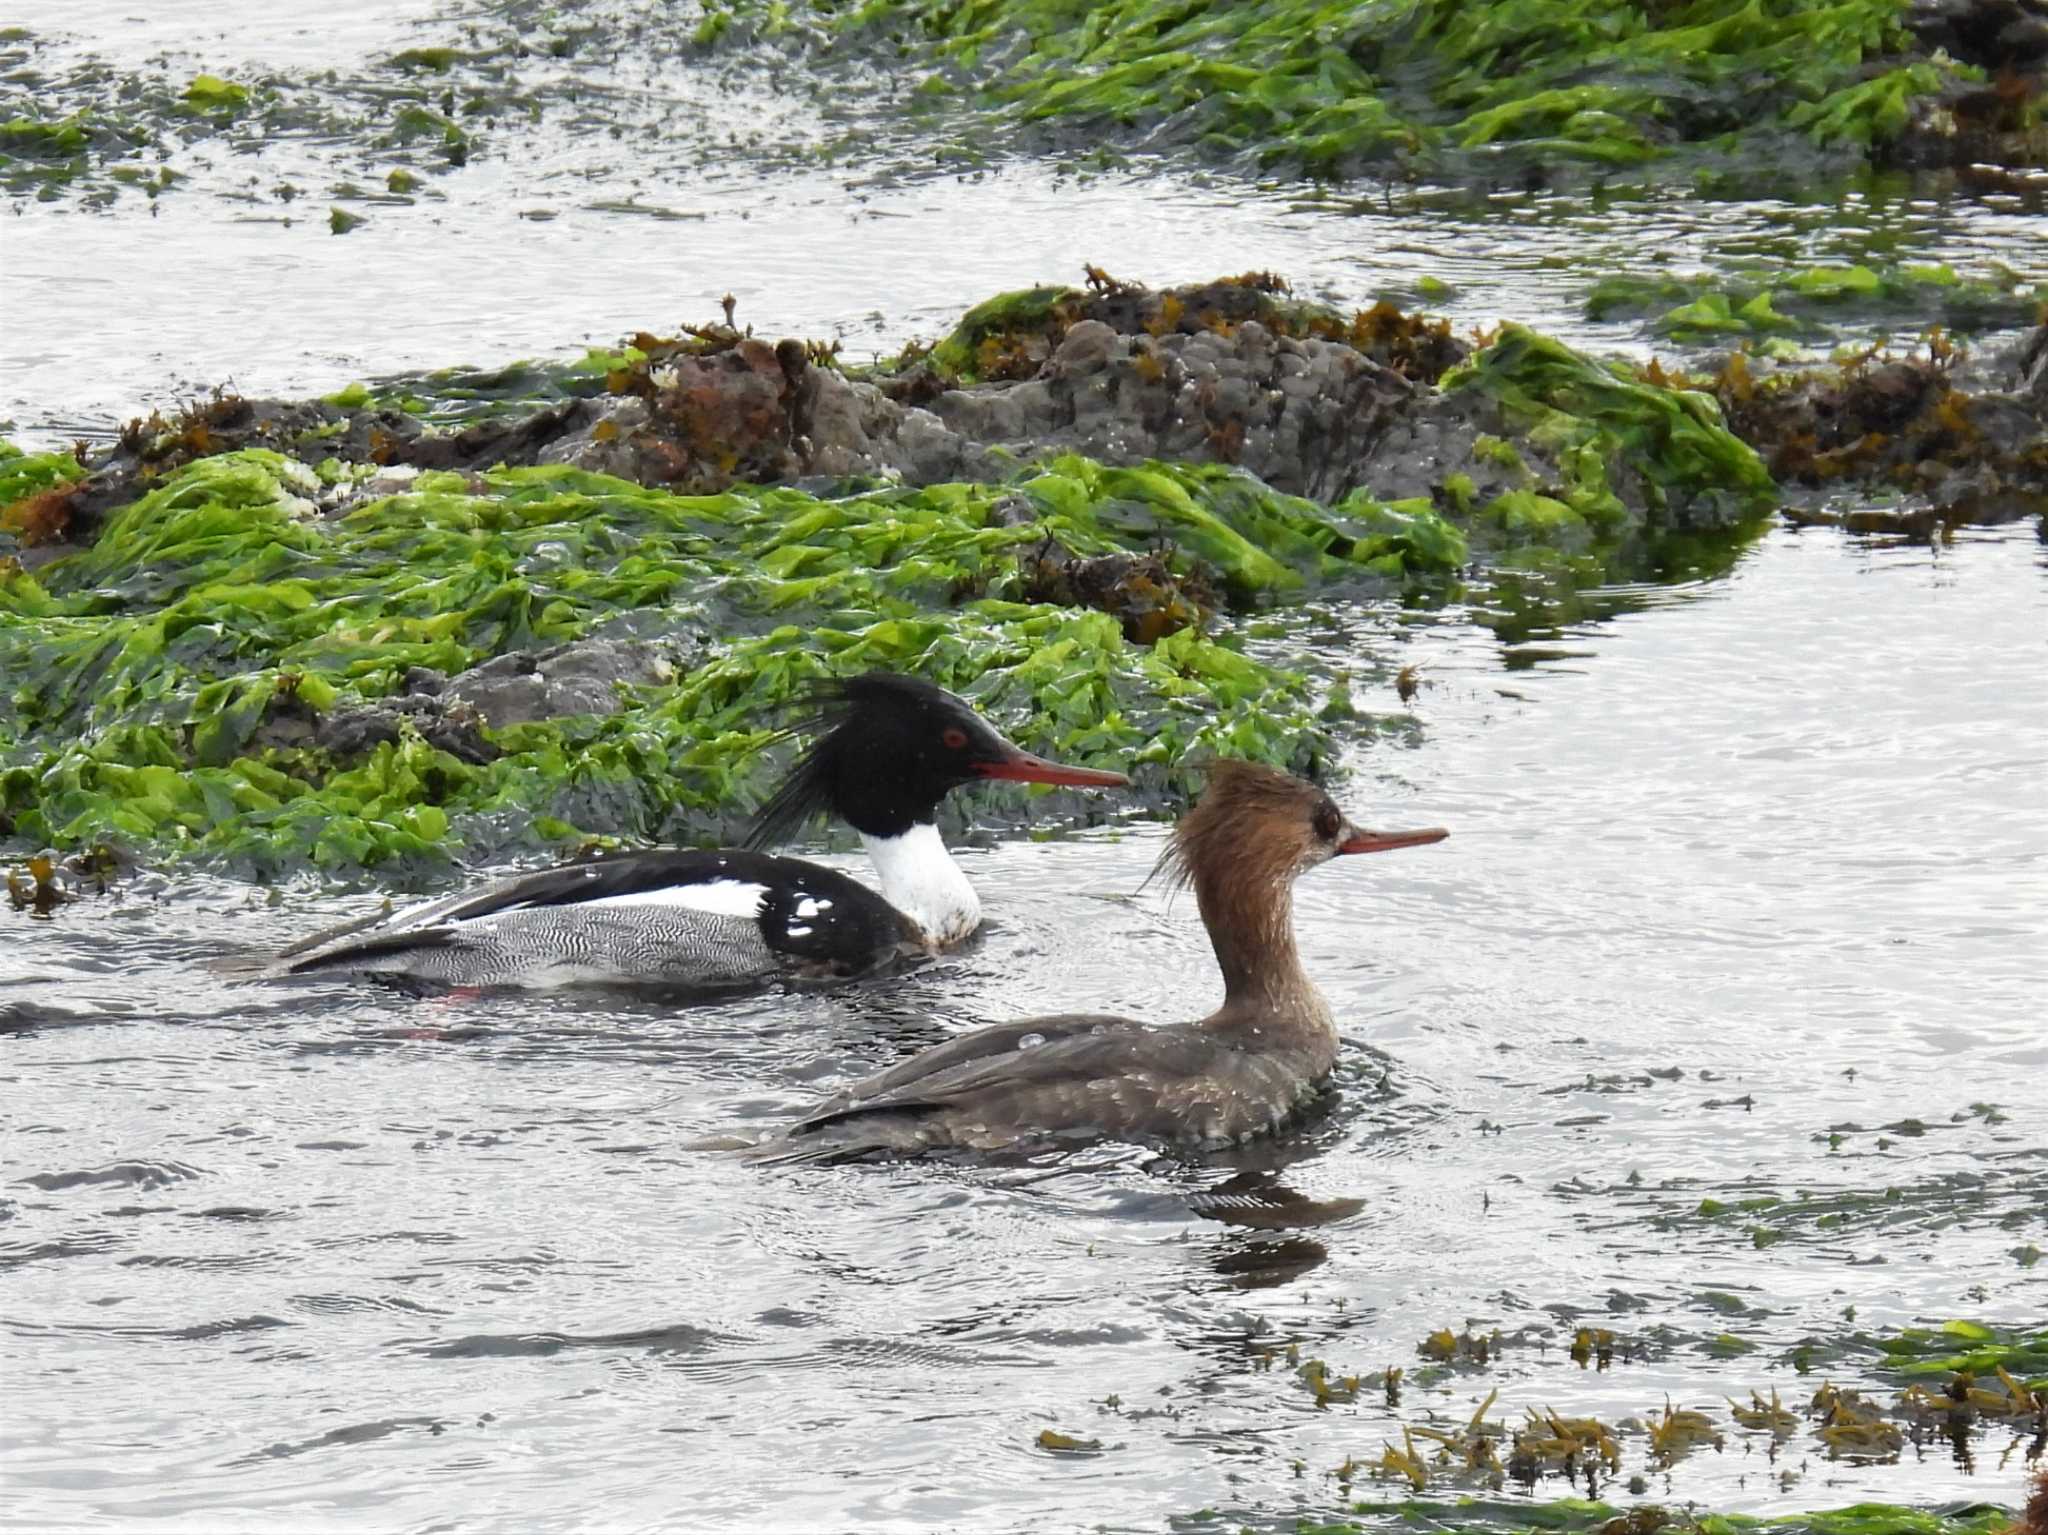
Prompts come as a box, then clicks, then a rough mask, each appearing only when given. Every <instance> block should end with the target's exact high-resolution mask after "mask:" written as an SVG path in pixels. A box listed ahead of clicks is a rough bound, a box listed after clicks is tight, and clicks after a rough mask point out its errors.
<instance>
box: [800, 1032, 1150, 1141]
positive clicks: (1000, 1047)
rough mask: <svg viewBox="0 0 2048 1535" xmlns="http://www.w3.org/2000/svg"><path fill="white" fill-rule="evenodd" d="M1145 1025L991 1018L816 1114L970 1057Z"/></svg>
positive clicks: (904, 1088) (894, 1090)
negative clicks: (990, 1021)
mask: <svg viewBox="0 0 2048 1535" xmlns="http://www.w3.org/2000/svg"><path fill="white" fill-rule="evenodd" d="M1138 1027H1141V1025H1139V1024H1138V1023H1136V1022H1135V1021H1133V1020H1132V1019H1129V1018H1119V1017H1116V1016H1115V1015H1114V1014H1110V1013H1053V1014H1048V1015H1047V1016H1045V1017H1042V1018H1019V1019H1016V1020H1015V1021H1013V1022H1010V1023H997V1024H991V1025H990V1026H988V1027H987V1028H981V1029H972V1030H970V1031H969V1032H967V1033H965V1034H961V1035H958V1036H956V1037H954V1038H952V1039H949V1040H947V1041H946V1042H945V1043H944V1044H942V1045H933V1046H932V1047H931V1048H930V1049H929V1050H920V1051H918V1052H917V1054H915V1055H913V1056H912V1057H911V1058H910V1059H909V1060H907V1061H899V1062H897V1063H896V1064H895V1065H894V1066H891V1067H890V1068H889V1069H888V1070H886V1071H878V1072H876V1073H875V1074H874V1075H873V1076H870V1077H864V1078H862V1079H861V1080H860V1081H858V1082H856V1083H854V1084H853V1086H851V1087H849V1088H847V1089H846V1090H845V1091H844V1092H843V1093H840V1094H838V1095H837V1096H836V1097H834V1098H833V1099H832V1100H831V1101H830V1102H829V1103H827V1104H825V1105H822V1106H821V1107H820V1108H818V1109H816V1110H814V1111H813V1113H812V1115H811V1116H810V1117H811V1118H816V1117H818V1116H819V1115H822V1114H827V1113H831V1112H833V1111H835V1110H839V1109H846V1108H852V1107H853V1106H854V1105H856V1104H863V1103H866V1102H868V1101H870V1100H872V1099H877V1098H887V1097H893V1096H899V1095H902V1094H905V1093H907V1092H908V1091H909V1090H910V1089H911V1088H912V1087H914V1086H915V1085H916V1084H918V1083H920V1082H925V1081H928V1080H930V1079H931V1078H932V1077H935V1076H937V1075H939V1074H940V1073H941V1072H945V1071H949V1070H952V1069H953V1068H955V1067H958V1066H964V1065H966V1064H967V1063H968V1062H970V1061H982V1060H988V1059H990V1058H1003V1057H1007V1056H1010V1055H1013V1054H1015V1053H1016V1052H1017V1051H1019V1050H1035V1049H1038V1048H1040V1047H1041V1046H1043V1045H1047V1044H1050V1043H1051V1042H1052V1041H1054V1040H1057V1039H1071V1038H1074V1037H1075V1036H1077V1035H1082V1034H1095V1033H1100V1032H1101V1031H1103V1030H1105V1029H1134V1028H1138Z"/></svg>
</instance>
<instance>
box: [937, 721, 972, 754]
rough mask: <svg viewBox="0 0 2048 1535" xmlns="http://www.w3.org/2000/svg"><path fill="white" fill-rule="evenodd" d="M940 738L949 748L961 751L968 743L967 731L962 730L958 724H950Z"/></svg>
mask: <svg viewBox="0 0 2048 1535" xmlns="http://www.w3.org/2000/svg"><path fill="white" fill-rule="evenodd" d="M939 739H940V740H941V741H944V742H945V743H946V746H947V748H948V749H949V750H951V751H959V750H960V749H961V748H962V747H964V746H966V744H967V732H966V731H964V730H962V729H961V728H960V727H959V726H958V725H948V726H947V727H946V733H945V734H944V735H942V736H940V737H939Z"/></svg>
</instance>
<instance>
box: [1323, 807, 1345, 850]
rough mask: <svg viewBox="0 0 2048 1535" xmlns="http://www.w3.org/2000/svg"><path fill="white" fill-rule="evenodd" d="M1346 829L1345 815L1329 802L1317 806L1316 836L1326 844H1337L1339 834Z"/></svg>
mask: <svg viewBox="0 0 2048 1535" xmlns="http://www.w3.org/2000/svg"><path fill="white" fill-rule="evenodd" d="M1343 829H1344V813H1343V812H1342V811H1340V810H1339V809H1338V808H1337V807H1336V806H1335V805H1333V804H1331V803H1330V802H1329V801H1328V800H1324V801H1323V802H1322V803H1321V804H1320V805H1318V806H1316V835H1317V836H1318V837H1321V838H1322V839H1323V840H1324V841H1325V842H1335V841H1336V840H1337V833H1338V832H1340V831H1342V830H1343Z"/></svg>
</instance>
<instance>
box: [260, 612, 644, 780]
mask: <svg viewBox="0 0 2048 1535" xmlns="http://www.w3.org/2000/svg"><path fill="white" fill-rule="evenodd" d="M679 663H680V656H679V652H678V650H677V648H676V647H675V646H674V645H672V644H669V643H666V642H660V641H652V640H638V639H609V638H593V639H587V640H577V641H575V642H573V643H571V644H567V645H556V646H553V647H551V648H549V649H545V650H538V651H535V650H511V651H506V652H505V653H504V654H502V655H497V656H493V657H491V658H490V659H489V660H487V661H484V662H481V663H479V664H478V665H476V666H472V667H470V668H469V669H468V670H467V671H464V672H459V673H457V674H456V675H455V676H453V677H450V676H447V675H446V674H444V673H442V672H437V671H435V670H433V669H432V668H431V667H423V666H421V667H414V668H412V669H411V670H410V671H408V672H407V673H406V675H405V691H404V692H402V693H400V694H397V695H395V696H393V697H391V698H385V699H379V700H377V701H376V702H375V703H373V704H370V705H367V706H358V707H344V708H339V709H335V710H333V711H331V712H328V713H325V714H322V713H319V712H317V711H315V710H313V709H310V708H308V707H306V705H305V704H304V703H303V702H301V701H300V700H299V699H298V698H297V697H296V696H295V695H294V694H291V693H280V694H278V696H277V698H276V699H275V701H274V702H273V703H272V704H271V705H270V707H269V708H268V710H267V711H266V713H265V716H264V719H263V722H262V724H261V725H260V726H258V727H257V730H256V733H255V735H254V737H253V740H252V744H253V745H254V746H255V747H257V748H259V749H260V748H271V747H285V748H294V747H315V748H318V749H319V750H322V751H325V752H328V753H330V754H331V755H333V756H334V757H336V758H355V757H360V756H362V755H363V754H364V753H366V752H369V751H371V750H372V749H374V748H375V747H377V746H380V745H384V744H386V743H396V742H397V741H399V740H400V739H402V738H403V736H404V735H405V733H406V732H407V731H413V732H416V733H417V734H418V735H419V736H420V737H421V738H423V739H424V740H425V741H426V742H427V743H428V744H429V745H431V746H433V747H435V748H437V749H439V750H441V751H445V752H447V753H448V754H449V755H450V756H452V757H455V758H458V759H459V760H461V761H463V762H469V763H478V764H481V763H486V762H491V761H494V760H496V759H497V758H498V757H500V756H502V755H503V753H502V752H501V751H500V750H499V748H498V747H496V746H494V745H492V744H491V742H490V741H489V740H488V739H487V738H486V736H485V734H484V732H485V731H487V730H503V729H505V728H506V727H507V726H510V725H526V724H531V723H533V722H535V721H538V720H555V719H564V718H567V717H569V716H571V715H590V716H595V717H598V718H603V717H606V716H609V715H613V714H616V713H618V712H619V711H620V709H621V708H623V707H624V706H625V696H626V695H625V689H627V688H628V687H659V686H662V685H664V684H666V683H670V682H673V681H675V679H676V676H677V670H678V666H679Z"/></svg>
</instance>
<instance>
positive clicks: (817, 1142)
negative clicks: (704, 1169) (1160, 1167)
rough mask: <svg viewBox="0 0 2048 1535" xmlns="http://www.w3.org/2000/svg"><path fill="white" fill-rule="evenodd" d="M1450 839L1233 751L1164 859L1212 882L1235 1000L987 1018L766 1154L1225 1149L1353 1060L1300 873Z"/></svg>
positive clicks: (1286, 1111) (1203, 889) (1277, 1121)
mask: <svg viewBox="0 0 2048 1535" xmlns="http://www.w3.org/2000/svg"><path fill="white" fill-rule="evenodd" d="M1446 835H1448V833H1446V832H1443V831H1441V830H1437V829H1430V830H1427V831H1407V832H1370V831H1361V830H1360V829H1359V828H1358V827H1356V826H1354V825H1352V824H1351V823H1350V822H1349V821H1348V820H1346V819H1345V817H1344V814H1343V812H1342V811H1340V810H1339V809H1338V808H1337V806H1336V804H1335V802H1333V801H1332V800H1331V799H1330V797H1329V796H1328V795H1327V794H1325V793H1324V792H1323V791H1322V790H1320V789H1318V788H1316V787H1315V786H1314V785H1313V784H1308V783H1304V782H1302V781H1301V780H1300V779H1298V778H1291V777H1289V776H1288V775H1287V774H1285V773H1280V772H1276V771H1274V770H1273V769H1271V768H1264V767H1259V766H1256V765H1254V764H1252V763H1249V762H1234V761H1224V762H1218V763H1216V764H1215V765H1214V767H1213V768H1212V769H1211V771H1210V778H1209V787H1208V792H1207V793H1206V794H1204V796H1203V797H1202V801H1201V803H1200V804H1199V805H1197V806H1196V807H1195V808H1194V809H1193V810H1192V811H1190V812H1189V813H1188V814H1187V815H1186V816H1185V817H1184V818H1183V819H1182V821H1181V823H1180V825H1179V826H1178V827H1177V828H1175V831H1174V836H1173V841H1172V842H1171V843H1170V844H1169V846H1168V848H1167V850H1166V852H1165V854H1164V855H1163V856H1162V857H1161V859H1160V869H1161V870H1162V871H1164V872H1165V873H1166V874H1167V876H1168V878H1169V881H1170V883H1171V884H1172V885H1175V886H1182V885H1192V886H1193V887H1194V891H1195V900H1196V903H1197V905H1198V906H1199V907H1200V909H1201V914H1202V922H1203V925H1204V926H1205V927H1206V928H1207V929H1208V931H1209V941H1210V943H1211V945H1212V946H1213V947H1214V948H1215V951H1216V960H1217V963H1218V965H1219V966H1221V968H1222V971H1223V986H1224V994H1223V1005H1222V1006H1221V1007H1219V1008H1218V1009H1217V1010H1216V1011H1215V1012H1213V1013H1211V1014H1210V1015H1209V1016H1208V1017H1206V1018H1203V1019H1201V1020H1199V1021H1198V1022H1194V1023H1180V1024H1172V1025H1168V1026H1166V1027H1163V1028H1151V1027H1147V1026H1146V1025H1144V1024H1141V1023H1137V1022H1135V1021H1133V1020H1131V1019H1129V1018H1118V1017H1112V1016H1107V1015H1102V1014H1095V1013H1061V1014H1055V1015H1053V1016H1050V1017H1044V1018H1025V1019H1020V1020H1018V1021H1017V1022H1015V1023H1005V1024H998V1025H996V1026H995V1027H993V1028H987V1029H978V1030H976V1031H974V1032H973V1033H971V1034H965V1035H962V1036H961V1037H960V1038H958V1039H954V1040H949V1041H947V1042H946V1043H945V1044H943V1045H937V1046H935V1047H933V1048H932V1049H929V1050H926V1051H924V1052H923V1053H921V1054H919V1055H916V1056H913V1057H911V1059H909V1060H907V1061H905V1062H903V1063H902V1064H901V1065H898V1066H896V1067H894V1068H892V1069H890V1070H888V1071H885V1072H882V1073H880V1074H879V1075H877V1076H874V1077H870V1078H869V1079H867V1080H866V1081H864V1082H861V1083H858V1084H857V1085H855V1086H854V1087H853V1088H851V1089H850V1090H849V1091H847V1092H846V1093H844V1094H842V1095H841V1096H840V1097H838V1098H836V1099H834V1100H832V1101H831V1102H829V1103H826V1104H824V1105H823V1106H822V1107H820V1108H819V1109H818V1110H817V1111H816V1112H815V1113H813V1114H811V1115H809V1116H808V1117H807V1118H805V1119H803V1120H802V1121H800V1122H799V1123H797V1124H796V1125H794V1126H793V1127H792V1128H791V1129H790V1130H788V1131H787V1132H786V1133H785V1135H784V1136H783V1137H782V1138H780V1139H777V1140H772V1141H769V1142H766V1143H764V1144H762V1145H761V1146H760V1147H758V1148H756V1155H758V1156H759V1157H761V1158H762V1159H764V1160H767V1161H777V1162H780V1161H800V1162H814V1161H815V1162H830V1161H843V1160H847V1159H850V1158H854V1157H863V1156H887V1155H896V1156H906V1155H915V1154H917V1153H920V1152H927V1151H936V1150H942V1149H957V1150H964V1151H995V1150H1005V1149H1032V1148H1037V1147H1044V1146H1049V1145H1058V1144H1061V1143H1063V1142H1072V1141H1081V1140H1095V1139H1101V1138H1104V1137H1114V1138H1116V1139H1119V1140H1132V1141H1144V1142H1151V1143H1155V1144H1156V1143H1175V1142H1178V1143H1194V1144H1199V1145H1207V1146H1215V1145H1222V1144H1228V1143H1230V1142H1234V1141H1239V1140H1242V1139H1244V1138H1246V1137H1248V1136H1252V1135H1259V1134H1263V1133H1265V1132H1267V1131H1270V1130H1273V1129H1275V1128H1277V1127H1278V1126H1279V1125H1281V1124H1282V1123H1284V1122H1285V1121H1286V1119H1287V1118H1288V1117H1289V1116H1290V1115H1291V1114H1293V1113H1294V1111H1295V1110H1296V1109H1297V1108H1299V1107H1300V1106H1301V1105H1302V1104H1303V1103H1304V1102H1305V1101H1306V1100H1307V1099H1308V1098H1310V1097H1312V1096H1313V1095H1314V1094H1315V1093H1316V1092H1317V1090H1318V1089H1319V1088H1320V1086H1321V1084H1322V1082H1323V1080H1324V1079H1325V1078H1326V1077H1328V1076H1329V1074H1330V1071H1331V1068H1332V1067H1333V1066H1335V1065H1336V1061H1337V1048H1338V1039H1337V1028H1336V1023H1335V1021H1334V1020H1333V1019H1332V1017H1331V1016H1330V1009H1329V1007H1328V1005H1327V1004H1326V1003H1325V1002H1324V1001H1323V999H1322V996H1321V994H1320V993H1318V992H1317V991H1316V989H1315V987H1314V985H1313V984H1311V983H1310V981H1309V978H1308V976H1307V975H1306V974H1305V973H1304V972H1303V970H1302V968H1301V958H1300V955H1299V953H1298V952H1297V951H1296V948H1295V943H1294V900H1293V885H1294V880H1295V878H1296V877H1297V876H1298V875H1301V874H1304V873H1306V872H1307V871H1308V870H1310V869H1312V868H1315V867H1316V866H1317V865H1318V864H1321V863H1324V862H1326V861H1327V860H1329V859H1331V858H1333V857H1336V856H1337V855H1338V854H1340V853H1372V852H1380V851H1383V850H1385V849H1388V848H1397V847H1414V846H1419V845H1421V844H1423V843H1428V842H1437V841H1440V840H1442V839H1443V838H1444V837H1445V836H1446Z"/></svg>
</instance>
